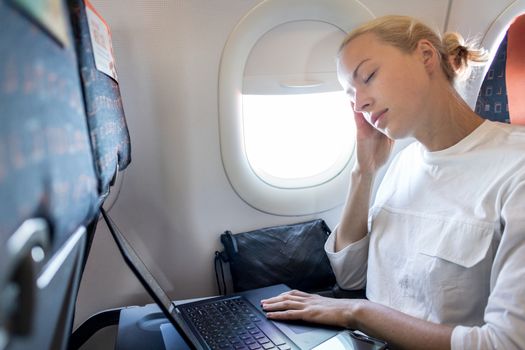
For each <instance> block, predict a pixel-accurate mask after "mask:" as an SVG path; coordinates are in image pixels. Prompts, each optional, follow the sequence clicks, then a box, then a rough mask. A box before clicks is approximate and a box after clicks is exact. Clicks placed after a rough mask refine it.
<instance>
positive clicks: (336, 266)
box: [324, 227, 370, 290]
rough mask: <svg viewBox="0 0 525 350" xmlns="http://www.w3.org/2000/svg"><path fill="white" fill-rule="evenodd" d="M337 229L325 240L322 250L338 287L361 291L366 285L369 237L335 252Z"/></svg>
mask: <svg viewBox="0 0 525 350" xmlns="http://www.w3.org/2000/svg"><path fill="white" fill-rule="evenodd" d="M337 229H338V228H337V227H336V228H335V230H334V231H333V232H332V234H331V235H330V236H329V237H328V239H327V240H326V243H325V246H324V249H325V252H326V255H327V256H328V260H329V261H330V265H332V270H333V271H334V275H335V279H336V281H337V284H338V285H339V287H341V288H343V289H348V290H354V289H363V288H364V287H365V285H366V271H367V266H368V245H369V242H370V240H369V236H368V235H366V236H365V237H364V238H362V239H360V240H359V241H357V242H354V243H352V244H349V245H348V246H346V247H345V248H343V249H341V250H340V251H338V252H335V251H334V250H335V249H334V248H335V235H336V234H337Z"/></svg>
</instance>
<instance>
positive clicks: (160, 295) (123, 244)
mask: <svg viewBox="0 0 525 350" xmlns="http://www.w3.org/2000/svg"><path fill="white" fill-rule="evenodd" d="M100 211H101V213H102V216H103V217H104V220H105V221H106V224H107V225H108V228H109V231H110V232H111V235H112V236H113V238H114V239H115V242H116V243H117V246H118V248H119V250H120V252H121V253H122V256H123V257H124V259H125V260H126V263H127V264H128V266H129V267H130V268H131V269H132V270H133V272H134V273H135V275H136V276H137V277H138V278H139V280H141V281H140V282H141V283H142V285H143V286H144V287H145V288H146V289H147V290H148V292H149V294H150V295H151V296H152V298H153V299H157V300H155V302H156V303H157V304H159V303H161V304H162V305H163V306H164V307H165V308H166V309H167V310H168V312H169V313H170V314H172V313H173V309H174V305H173V303H172V302H171V299H170V297H169V296H168V295H167V293H166V292H165V291H164V290H163V289H162V287H161V286H160V285H159V284H158V283H157V281H156V280H155V278H154V277H153V275H152V274H151V272H150V271H149V270H148V268H147V267H146V264H144V262H143V261H142V259H140V257H139V256H138V254H137V253H136V252H135V250H134V249H133V248H132V247H131V245H130V244H129V242H128V240H127V239H126V238H125V237H124V235H123V234H122V233H121V232H120V231H119V229H118V227H117V225H115V223H114V222H113V220H111V218H110V217H109V216H108V215H107V213H106V212H105V211H104V209H102V208H101V209H100Z"/></svg>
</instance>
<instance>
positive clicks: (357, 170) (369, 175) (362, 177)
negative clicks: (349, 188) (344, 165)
mask: <svg viewBox="0 0 525 350" xmlns="http://www.w3.org/2000/svg"><path fill="white" fill-rule="evenodd" d="M350 174H351V176H352V179H354V180H359V181H369V182H372V181H373V180H374V177H375V175H376V172H375V171H367V170H365V169H363V168H361V167H359V166H357V165H356V166H354V168H353V169H352V171H351V173H350Z"/></svg>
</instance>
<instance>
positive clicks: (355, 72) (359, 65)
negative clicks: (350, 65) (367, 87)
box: [352, 58, 370, 79]
mask: <svg viewBox="0 0 525 350" xmlns="http://www.w3.org/2000/svg"><path fill="white" fill-rule="evenodd" d="M366 61H370V58H365V59H364V60H362V61H361V63H359V64H358V65H357V67H356V68H355V70H354V73H353V74H352V78H353V79H355V78H357V71H358V70H359V68H361V65H362V64H363V63H365V62H366Z"/></svg>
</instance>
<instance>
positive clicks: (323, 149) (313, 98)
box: [243, 91, 355, 187]
mask: <svg viewBox="0 0 525 350" xmlns="http://www.w3.org/2000/svg"><path fill="white" fill-rule="evenodd" d="M243 122H244V137H245V147H246V152H247V156H248V161H249V162H250V165H251V166H252V168H253V169H254V171H255V172H256V173H257V174H258V175H259V176H260V177H262V178H263V179H264V180H266V181H267V182H270V183H272V182H273V181H272V180H271V179H272V178H273V179H275V178H277V179H284V180H298V179H303V180H306V182H305V181H302V182H301V181H299V182H297V181H295V182H290V183H294V184H295V185H290V186H286V187H302V186H305V185H307V186H313V185H318V184H320V183H323V182H325V181H328V180H330V179H331V178H333V177H334V176H336V175H337V174H338V173H339V172H340V171H341V170H342V169H343V168H344V166H345V165H346V163H347V162H348V160H349V159H350V156H351V154H352V150H353V145H354V128H355V125H354V120H353V116H352V113H351V110H350V104H349V102H348V97H347V96H346V95H345V94H344V92H342V91H337V92H325V93H313V94H292V95H244V96H243ZM273 184H275V183H273Z"/></svg>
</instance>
